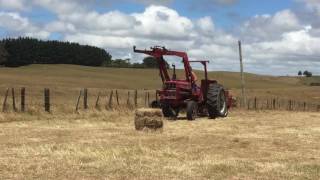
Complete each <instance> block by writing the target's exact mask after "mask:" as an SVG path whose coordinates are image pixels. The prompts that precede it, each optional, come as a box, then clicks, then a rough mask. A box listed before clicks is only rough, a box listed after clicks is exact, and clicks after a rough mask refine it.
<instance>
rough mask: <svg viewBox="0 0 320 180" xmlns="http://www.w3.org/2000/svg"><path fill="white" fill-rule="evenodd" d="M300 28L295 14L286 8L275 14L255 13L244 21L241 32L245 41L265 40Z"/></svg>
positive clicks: (273, 38) (276, 37)
mask: <svg viewBox="0 0 320 180" xmlns="http://www.w3.org/2000/svg"><path fill="white" fill-rule="evenodd" d="M301 28H302V26H301V25H300V23H299V20H298V18H297V17H296V15H295V14H294V13H293V12H292V11H291V10H288V9H287V10H283V11H280V12H277V13H276V14H275V15H268V14H264V15H256V16H255V17H253V18H251V19H250V20H248V21H246V22H245V23H244V25H243V26H242V27H241V34H242V37H243V38H244V39H245V40H247V41H265V40H270V39H272V40H275V39H278V38H280V37H281V35H282V33H285V32H288V31H296V30H299V29H301Z"/></svg>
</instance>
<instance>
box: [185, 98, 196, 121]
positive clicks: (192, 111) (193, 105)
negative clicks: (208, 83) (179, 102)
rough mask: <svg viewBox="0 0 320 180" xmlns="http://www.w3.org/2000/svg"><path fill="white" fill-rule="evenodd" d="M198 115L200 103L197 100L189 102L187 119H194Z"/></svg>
mask: <svg viewBox="0 0 320 180" xmlns="http://www.w3.org/2000/svg"><path fill="white" fill-rule="evenodd" d="M197 115H198V103H197V102H195V101H188V102H187V119H188V120H189V121H193V120H195V119H196V117H197Z"/></svg>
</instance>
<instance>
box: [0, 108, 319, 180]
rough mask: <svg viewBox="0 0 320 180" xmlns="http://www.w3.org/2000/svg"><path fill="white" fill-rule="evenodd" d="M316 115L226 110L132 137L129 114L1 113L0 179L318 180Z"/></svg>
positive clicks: (170, 123) (137, 133) (132, 126)
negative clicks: (210, 117) (221, 115)
mask: <svg viewBox="0 0 320 180" xmlns="http://www.w3.org/2000/svg"><path fill="white" fill-rule="evenodd" d="M319 139H320V114H319V113H294V112H290V113H289V112H269V111H265V112H242V111H235V112H232V113H231V115H230V117H228V118H226V119H224V120H222V119H218V120H208V119H202V120H198V121H193V122H188V121H184V120H180V121H176V122H169V121H166V122H165V127H164V130H163V131H162V132H137V131H135V130H134V125H133V113H132V112H130V111H127V112H121V113H120V112H105V111H102V112H98V111H89V112H86V113H80V114H69V115H59V114H56V115H48V114H42V113H40V114H38V115H30V114H13V113H6V114H1V113H0V179H146V180H147V179H148V180H149V179H200V180H201V179H319V178H320V174H319V172H320V151H319V149H320V143H319Z"/></svg>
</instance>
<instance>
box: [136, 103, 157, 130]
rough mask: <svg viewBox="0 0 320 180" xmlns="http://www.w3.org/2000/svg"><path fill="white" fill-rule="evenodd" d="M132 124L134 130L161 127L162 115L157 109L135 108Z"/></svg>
mask: <svg viewBox="0 0 320 180" xmlns="http://www.w3.org/2000/svg"><path fill="white" fill-rule="evenodd" d="M134 124H135V128H136V130H139V131H141V130H144V129H153V130H157V129H162V128H163V116H162V112H161V110H159V109H146V108H142V109H138V110H136V114H135V119H134Z"/></svg>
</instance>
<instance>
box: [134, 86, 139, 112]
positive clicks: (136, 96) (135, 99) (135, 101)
mask: <svg viewBox="0 0 320 180" xmlns="http://www.w3.org/2000/svg"><path fill="white" fill-rule="evenodd" d="M134 106H135V107H136V108H137V107H138V90H135V91H134Z"/></svg>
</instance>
